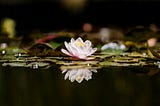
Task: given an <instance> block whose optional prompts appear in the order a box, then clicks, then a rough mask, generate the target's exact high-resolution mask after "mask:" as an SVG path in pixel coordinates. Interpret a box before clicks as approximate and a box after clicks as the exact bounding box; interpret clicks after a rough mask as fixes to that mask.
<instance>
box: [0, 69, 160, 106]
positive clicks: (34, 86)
mask: <svg viewBox="0 0 160 106" xmlns="http://www.w3.org/2000/svg"><path fill="white" fill-rule="evenodd" d="M159 70H160V69H158V68H157V67H104V68H101V69H97V73H93V75H92V79H90V80H88V81H86V80H83V81H82V82H81V83H78V82H76V81H74V82H71V81H70V80H68V79H67V80H64V74H62V71H61V70H60V69H59V67H57V66H52V67H50V68H48V69H40V68H38V69H31V68H19V67H8V66H7V67H2V66H1V67H0V105H1V106H61V105H62V106H158V105H159V104H160V101H159V100H160V91H159V90H160V74H159V73H158V72H159Z"/></svg>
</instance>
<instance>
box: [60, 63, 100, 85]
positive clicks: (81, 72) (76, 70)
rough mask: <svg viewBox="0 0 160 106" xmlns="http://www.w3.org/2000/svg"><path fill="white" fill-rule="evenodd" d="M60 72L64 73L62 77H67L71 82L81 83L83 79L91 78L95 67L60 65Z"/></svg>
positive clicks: (95, 69) (95, 71) (95, 70)
mask: <svg viewBox="0 0 160 106" xmlns="http://www.w3.org/2000/svg"><path fill="white" fill-rule="evenodd" d="M61 70H62V74H65V76H64V79H65V80H66V79H69V80H70V81H71V82H74V81H77V82H78V83H81V82H82V81H83V80H86V81H88V80H90V79H92V73H93V72H94V73H97V68H91V67H81V66H78V67H77V66H66V67H64V66H62V67H61Z"/></svg>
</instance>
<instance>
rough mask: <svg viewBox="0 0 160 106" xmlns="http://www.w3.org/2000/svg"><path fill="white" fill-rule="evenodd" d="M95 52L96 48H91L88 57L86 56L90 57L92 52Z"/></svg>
mask: <svg viewBox="0 0 160 106" xmlns="http://www.w3.org/2000/svg"><path fill="white" fill-rule="evenodd" d="M96 51H97V48H93V49H91V50H90V51H89V53H88V55H87V56H90V55H92V54H93V53H94V52H96Z"/></svg>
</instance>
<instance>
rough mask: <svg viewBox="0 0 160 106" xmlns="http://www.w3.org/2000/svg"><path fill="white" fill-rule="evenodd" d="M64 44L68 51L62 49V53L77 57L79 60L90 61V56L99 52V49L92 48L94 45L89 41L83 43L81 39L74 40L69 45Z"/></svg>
mask: <svg viewBox="0 0 160 106" xmlns="http://www.w3.org/2000/svg"><path fill="white" fill-rule="evenodd" d="M64 44H65V46H66V49H67V50H65V49H61V51H62V52H63V53H65V54H67V55H69V56H71V57H75V58H78V59H85V60H89V59H91V58H89V57H88V56H91V55H92V54H93V53H94V52H96V50H97V48H92V47H91V45H92V44H91V42H90V41H89V40H86V41H85V42H83V40H82V39H81V38H80V37H79V38H78V39H76V40H74V39H73V38H72V39H71V41H70V42H69V43H67V42H66V41H65V42H64Z"/></svg>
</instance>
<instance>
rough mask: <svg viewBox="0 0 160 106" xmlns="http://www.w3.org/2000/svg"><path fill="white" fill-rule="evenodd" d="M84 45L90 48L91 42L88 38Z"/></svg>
mask: <svg viewBox="0 0 160 106" xmlns="http://www.w3.org/2000/svg"><path fill="white" fill-rule="evenodd" d="M85 46H86V48H90V47H91V42H90V41H89V40H86V41H85Z"/></svg>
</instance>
